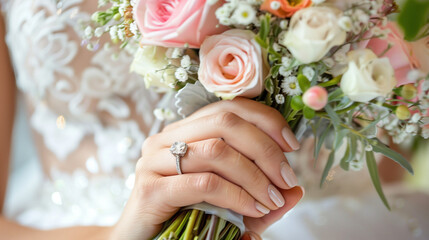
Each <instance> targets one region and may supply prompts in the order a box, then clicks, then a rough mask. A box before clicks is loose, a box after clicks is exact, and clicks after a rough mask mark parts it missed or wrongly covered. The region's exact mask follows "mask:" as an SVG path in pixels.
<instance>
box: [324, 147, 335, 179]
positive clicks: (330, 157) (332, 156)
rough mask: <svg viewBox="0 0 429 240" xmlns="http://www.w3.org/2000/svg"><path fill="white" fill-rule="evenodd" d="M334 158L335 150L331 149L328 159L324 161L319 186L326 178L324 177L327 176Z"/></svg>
mask: <svg viewBox="0 0 429 240" xmlns="http://www.w3.org/2000/svg"><path fill="white" fill-rule="evenodd" d="M334 160H335V151H334V150H332V151H331V153H330V154H329V157H328V161H327V162H326V165H325V169H323V174H322V179H321V180H320V187H322V186H323V183H324V182H325V180H326V177H327V176H328V173H329V171H330V170H331V168H332V165H333V164H334Z"/></svg>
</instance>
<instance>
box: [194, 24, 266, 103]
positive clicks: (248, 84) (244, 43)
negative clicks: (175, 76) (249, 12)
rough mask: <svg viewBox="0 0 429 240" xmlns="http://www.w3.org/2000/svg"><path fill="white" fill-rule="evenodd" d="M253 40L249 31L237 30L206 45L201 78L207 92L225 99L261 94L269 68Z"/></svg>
mask: <svg viewBox="0 0 429 240" xmlns="http://www.w3.org/2000/svg"><path fill="white" fill-rule="evenodd" d="M254 38H255V34H254V33H253V32H251V31H249V30H238V29H234V30H229V31H226V32H224V33H223V34H221V35H215V36H211V37H208V38H207V39H206V40H205V41H204V42H203V44H202V45H201V49H200V62H201V63H200V69H199V71H198V78H199V80H200V82H201V84H203V86H204V87H205V88H206V89H207V91H209V92H212V93H215V94H216V95H217V96H219V97H222V98H223V99H232V98H234V97H236V96H242V97H248V98H253V97H256V96H258V95H260V94H261V92H262V90H263V89H264V79H265V77H266V76H267V74H268V71H269V67H268V63H267V62H266V54H265V53H264V52H263V51H262V49H261V47H260V46H259V44H258V43H257V42H256V41H255V40H254Z"/></svg>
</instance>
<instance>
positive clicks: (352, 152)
mask: <svg viewBox="0 0 429 240" xmlns="http://www.w3.org/2000/svg"><path fill="white" fill-rule="evenodd" d="M349 140H350V143H349V146H350V156H349V158H348V159H347V160H346V161H347V162H351V161H352V160H353V158H354V157H355V156H356V151H357V148H358V145H357V140H358V139H357V137H356V136H355V135H352V134H350V138H349Z"/></svg>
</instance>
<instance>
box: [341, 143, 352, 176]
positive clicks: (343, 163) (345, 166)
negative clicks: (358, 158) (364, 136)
mask: <svg viewBox="0 0 429 240" xmlns="http://www.w3.org/2000/svg"><path fill="white" fill-rule="evenodd" d="M349 157H350V145H347V148H346V152H345V153H344V156H343V158H341V161H340V167H341V168H342V169H344V170H346V171H348V170H349V162H348V161H347V160H348V159H349Z"/></svg>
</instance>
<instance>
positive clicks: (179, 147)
mask: <svg viewBox="0 0 429 240" xmlns="http://www.w3.org/2000/svg"><path fill="white" fill-rule="evenodd" d="M187 150H188V145H187V144H186V143H184V142H175V143H173V145H171V147H170V152H171V154H173V155H174V156H175V157H176V170H177V173H178V174H182V169H181V168H180V158H181V157H183V156H185V154H186V151H187Z"/></svg>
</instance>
